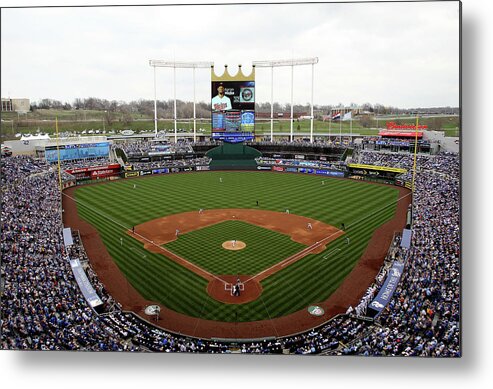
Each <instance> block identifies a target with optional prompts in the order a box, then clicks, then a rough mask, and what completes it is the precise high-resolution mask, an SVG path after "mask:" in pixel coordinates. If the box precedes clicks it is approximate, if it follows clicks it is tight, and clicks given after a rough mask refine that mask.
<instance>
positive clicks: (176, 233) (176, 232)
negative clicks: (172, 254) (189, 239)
mask: <svg viewBox="0 0 493 389" xmlns="http://www.w3.org/2000/svg"><path fill="white" fill-rule="evenodd" d="M178 235H180V230H179V229H178V228H177V229H176V231H175V236H176V237H177V238H178Z"/></svg>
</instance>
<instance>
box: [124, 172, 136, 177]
mask: <svg viewBox="0 0 493 389" xmlns="http://www.w3.org/2000/svg"><path fill="white" fill-rule="evenodd" d="M138 176H139V172H125V178H131V177H138Z"/></svg>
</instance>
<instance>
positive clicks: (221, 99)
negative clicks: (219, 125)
mask: <svg viewBox="0 0 493 389" xmlns="http://www.w3.org/2000/svg"><path fill="white" fill-rule="evenodd" d="M224 91H225V88H224V85H223V83H222V82H221V83H219V85H218V86H217V95H216V96H214V97H213V98H212V110H213V111H229V110H230V109H231V108H232V105H231V99H230V98H229V97H228V96H226V95H225V94H224Z"/></svg>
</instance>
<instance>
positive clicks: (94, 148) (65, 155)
mask: <svg viewBox="0 0 493 389" xmlns="http://www.w3.org/2000/svg"><path fill="white" fill-rule="evenodd" d="M59 150H60V161H73V160H77V159H88V158H101V157H108V156H109V152H110V144H109V143H108V142H100V143H86V144H72V145H62V146H60V147H59ZM45 158H46V161H47V162H48V163H54V162H57V161H58V150H57V148H56V146H48V147H46V149H45Z"/></svg>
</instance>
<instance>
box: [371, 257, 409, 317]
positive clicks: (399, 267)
mask: <svg viewBox="0 0 493 389" xmlns="http://www.w3.org/2000/svg"><path fill="white" fill-rule="evenodd" d="M403 270H404V264H403V263H400V262H395V263H394V265H393V266H392V267H391V269H390V271H389V273H388V274H387V278H386V280H385V282H384V284H383V285H382V288H381V289H380V292H378V295H377V297H375V299H374V300H373V301H372V302H371V304H370V305H369V307H370V308H372V309H374V310H375V311H377V312H379V313H380V312H381V311H382V310H383V309H384V308H385V307H386V306H387V304H388V303H389V301H390V299H391V298H392V296H393V294H394V291H395V289H396V288H397V285H398V284H399V281H400V279H401V276H402V271H403Z"/></svg>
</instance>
